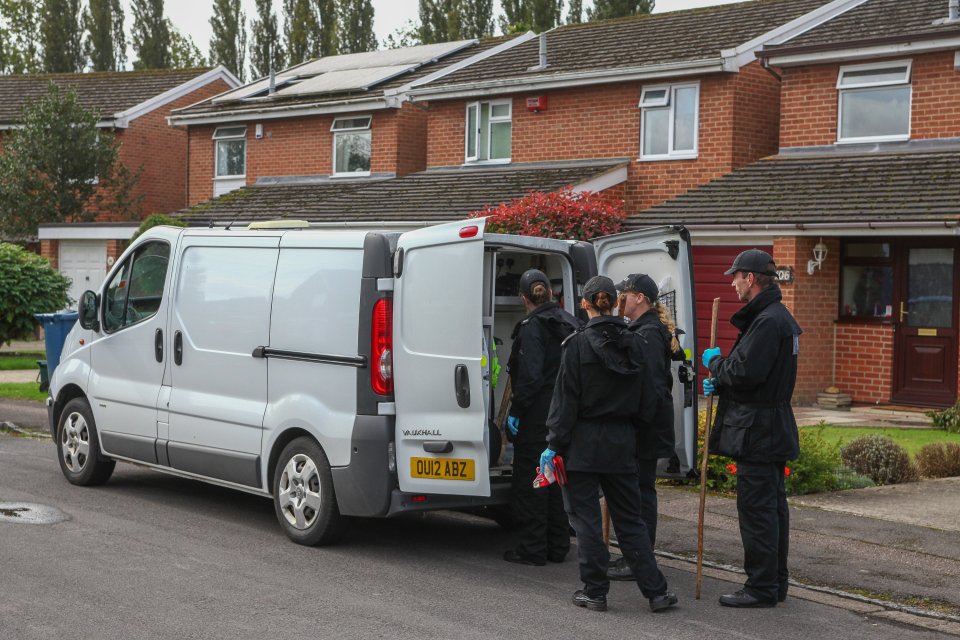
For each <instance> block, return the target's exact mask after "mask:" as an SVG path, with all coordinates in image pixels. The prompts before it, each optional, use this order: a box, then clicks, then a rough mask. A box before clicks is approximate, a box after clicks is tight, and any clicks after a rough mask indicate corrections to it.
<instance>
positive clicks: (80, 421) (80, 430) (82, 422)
mask: <svg viewBox="0 0 960 640" xmlns="http://www.w3.org/2000/svg"><path fill="white" fill-rule="evenodd" d="M60 454H61V455H62V456H63V461H64V463H65V464H66V465H67V469H69V470H70V471H72V472H73V473H80V472H81V471H83V466H84V465H85V464H87V456H89V455H90V429H89V427H87V419H86V418H84V417H83V414H81V413H79V412H76V411H74V412H73V413H71V414H70V415H68V416H67V419H66V420H64V421H63V429H61V433H60Z"/></svg>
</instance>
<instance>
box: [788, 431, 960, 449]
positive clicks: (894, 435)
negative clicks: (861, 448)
mask: <svg viewBox="0 0 960 640" xmlns="http://www.w3.org/2000/svg"><path fill="white" fill-rule="evenodd" d="M801 428H803V429H817V428H818V427H817V426H810V427H801ZM862 436H886V437H888V438H891V439H892V440H893V441H894V442H896V443H897V444H899V445H900V446H902V447H903V448H904V449H906V450H907V451H908V452H909V453H910V455H911V456H915V455H917V452H918V451H920V449H921V448H923V446H924V445H927V444H930V443H932V442H956V443H958V444H960V433H948V432H946V431H942V430H940V429H897V428H890V427H885V428H877V427H834V426H831V425H829V424H828V425H826V426H825V427H824V429H823V439H824V440H826V441H827V442H836V441H838V440H839V441H840V443H841V444H840V446H843V445H844V444H846V443H847V442H849V441H851V440H856V439H857V438H860V437H862Z"/></svg>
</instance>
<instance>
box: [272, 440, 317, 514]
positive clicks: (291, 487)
mask: <svg viewBox="0 0 960 640" xmlns="http://www.w3.org/2000/svg"><path fill="white" fill-rule="evenodd" d="M278 496H279V501H280V511H281V512H282V513H283V517H284V518H286V520H287V522H288V523H290V525H291V526H292V527H295V528H297V529H301V530H303V529H309V528H310V527H311V526H313V523H314V522H316V521H317V516H319V515H320V502H321V500H320V473H319V472H318V471H317V465H316V464H315V463H314V462H313V460H311V459H310V458H309V457H308V456H306V455H304V454H302V453H298V454H297V455H295V456H293V457H292V458H290V460H289V461H288V462H287V465H286V466H285V467H284V468H283V475H281V476H280V487H279V491H278Z"/></svg>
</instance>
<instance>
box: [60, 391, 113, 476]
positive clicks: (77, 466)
mask: <svg viewBox="0 0 960 640" xmlns="http://www.w3.org/2000/svg"><path fill="white" fill-rule="evenodd" d="M57 453H58V454H59V455H58V456H57V459H58V460H60V470H61V471H63V475H64V476H66V478H67V480H69V481H70V482H71V483H72V484H76V485H80V486H83V487H92V486H95V485H100V484H103V483H104V482H106V481H107V480H109V479H110V474H112V473H113V469H114V467H116V466H117V463H116V461H115V460H111V459H109V458H105V457H103V456H102V455H101V454H100V439H99V437H98V436H97V424H96V421H95V420H94V419H93V412H92V411H91V410H90V405H89V404H88V403H87V401H86V400H84V399H83V398H74V399H73V400H71V401H70V402H68V403H67V406H65V407H64V408H63V412H62V413H61V414H60V422H59V423H58V425H57Z"/></svg>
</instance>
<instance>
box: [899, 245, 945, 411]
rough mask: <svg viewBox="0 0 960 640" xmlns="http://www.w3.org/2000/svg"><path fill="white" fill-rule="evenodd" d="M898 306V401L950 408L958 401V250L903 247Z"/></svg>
mask: <svg viewBox="0 0 960 640" xmlns="http://www.w3.org/2000/svg"><path fill="white" fill-rule="evenodd" d="M900 256H901V258H900V261H901V265H900V269H899V270H898V271H899V275H900V278H901V281H900V287H899V292H900V295H899V298H900V299H899V301H895V303H897V304H895V308H894V311H893V319H894V322H896V325H897V326H896V339H895V341H894V349H895V353H894V370H895V373H894V393H893V401H894V402H896V403H900V404H911V405H913V404H916V405H929V406H949V405H952V404H953V403H954V402H955V401H956V398H957V305H956V287H957V280H958V278H957V261H956V250H955V246H953V245H951V246H946V245H941V246H936V245H924V246H907V245H906V244H905V245H904V246H903V251H901V252H900Z"/></svg>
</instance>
